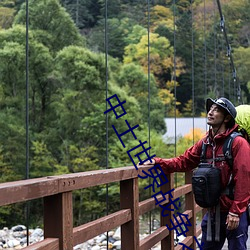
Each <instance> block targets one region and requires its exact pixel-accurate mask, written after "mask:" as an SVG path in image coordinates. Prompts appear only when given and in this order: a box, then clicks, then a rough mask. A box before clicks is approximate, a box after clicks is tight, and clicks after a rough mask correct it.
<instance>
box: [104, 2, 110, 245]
mask: <svg viewBox="0 0 250 250" xmlns="http://www.w3.org/2000/svg"><path fill="white" fill-rule="evenodd" d="M104 26H105V27H104V30H105V34H104V42H105V45H104V46H105V84H106V99H108V79H109V75H108V0H105V21H104ZM106 110H108V102H106ZM108 124H109V121H108V113H106V169H108V168H109V161H108V146H109V143H108V139H109V133H108ZM108 212H109V186H108V184H106V215H108ZM108 242H109V241H108V232H107V249H108Z"/></svg>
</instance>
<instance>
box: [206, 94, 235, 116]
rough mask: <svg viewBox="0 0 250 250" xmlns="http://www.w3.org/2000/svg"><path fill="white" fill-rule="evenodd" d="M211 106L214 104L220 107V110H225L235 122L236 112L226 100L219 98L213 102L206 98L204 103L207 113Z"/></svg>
mask: <svg viewBox="0 0 250 250" xmlns="http://www.w3.org/2000/svg"><path fill="white" fill-rule="evenodd" d="M213 104H216V105H218V106H220V107H221V108H223V109H224V110H226V111H227V112H228V113H229V115H231V116H232V117H233V119H234V120H235V117H236V114H237V111H236V109H235V107H234V105H233V104H232V103H231V102H230V101H229V100H228V99H227V98H224V97H220V98H219V99H215V100H213V99H211V98H208V99H207V102H206V108H207V113H208V112H209V110H210V108H211V106H212V105H213Z"/></svg>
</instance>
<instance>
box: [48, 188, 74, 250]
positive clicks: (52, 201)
mask: <svg viewBox="0 0 250 250" xmlns="http://www.w3.org/2000/svg"><path fill="white" fill-rule="evenodd" d="M72 208H73V206H72V192H65V193H60V194H56V195H52V196H47V197H45V198H44V238H59V246H60V250H72V249H73V211H72Z"/></svg>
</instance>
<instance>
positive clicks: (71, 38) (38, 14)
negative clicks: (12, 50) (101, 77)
mask: <svg viewBox="0 0 250 250" xmlns="http://www.w3.org/2000/svg"><path fill="white" fill-rule="evenodd" d="M29 20H30V23H29V29H30V30H33V31H36V39H37V40H38V41H39V42H41V43H43V44H44V45H45V46H46V47H48V48H49V49H50V50H52V51H53V52H55V51H59V50H61V49H62V48H64V47H65V46H69V45H84V39H83V37H82V36H81V35H80V33H79V30H78V29H77V27H76V26H75V24H74V22H73V20H72V19H71V17H70V15H69V14H68V13H67V12H66V10H65V8H63V7H62V6H61V5H60V4H59V1H58V0H41V1H39V2H37V1H35V0H31V1H29ZM14 24H15V25H16V24H22V25H25V24H26V6H25V3H24V4H23V5H22V7H21V9H20V11H19V12H18V14H17V15H16V17H15V20H14Z"/></svg>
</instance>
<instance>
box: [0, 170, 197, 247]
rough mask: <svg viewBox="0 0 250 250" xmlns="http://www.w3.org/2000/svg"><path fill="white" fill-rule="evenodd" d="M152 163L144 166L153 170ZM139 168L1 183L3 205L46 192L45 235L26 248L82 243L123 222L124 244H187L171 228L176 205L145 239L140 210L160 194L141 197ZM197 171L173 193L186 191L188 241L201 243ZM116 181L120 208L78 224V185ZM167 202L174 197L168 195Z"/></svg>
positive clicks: (152, 204) (151, 206)
mask: <svg viewBox="0 0 250 250" xmlns="http://www.w3.org/2000/svg"><path fill="white" fill-rule="evenodd" d="M148 168H149V167H143V169H144V170H147V169H148ZM138 174H141V175H143V174H142V167H139V169H138V170H136V169H135V168H134V167H122V168H115V169H108V170H97V171H89V172H81V173H74V174H66V175H59V176H48V177H44V178H35V179H29V180H21V181H15V182H8V183H2V184H0V206H3V205H7V204H14V203H19V202H24V201H29V200H33V199H38V198H42V199H43V204H44V218H43V221H44V240H43V241H41V242H38V243H35V244H32V245H30V246H27V247H25V248H23V249H25V250H31V249H32V250H35V249H37V250H56V249H60V250H72V249H73V247H74V246H75V245H77V244H80V243H83V242H86V241H87V240H89V239H92V238H93V237H95V236H97V235H100V234H101V233H105V232H108V231H110V230H112V229H114V228H116V227H119V226H120V227H121V249H122V250H139V249H140V250H148V249H150V248H151V247H153V246H154V245H155V244H157V243H158V242H160V241H161V249H162V250H170V249H176V250H180V249H182V246H181V245H177V246H176V247H175V246H174V230H168V228H167V227H166V225H169V227H170V228H171V223H170V222H171V219H173V213H174V212H173V211H170V212H169V213H168V216H163V217H161V226H160V227H159V228H158V229H157V230H156V231H154V232H153V233H152V234H150V235H149V236H147V237H146V238H144V239H142V240H141V241H140V240H139V216H140V215H143V214H145V213H147V212H149V211H151V210H153V209H155V208H156V205H155V199H154V198H150V199H147V200H144V201H142V202H139V186H138V185H139V184H138ZM167 178H168V180H169V181H168V183H166V184H164V185H163V186H162V187H161V190H162V191H163V193H166V192H167V191H169V190H171V189H172V188H173V187H174V185H173V183H174V182H173V176H172V175H167ZM190 179H191V173H186V175H185V181H186V183H187V184H185V185H183V186H181V187H178V188H176V189H175V190H174V192H173V193H172V194H173V196H174V197H173V198H177V197H180V196H184V197H185V212H184V213H185V214H187V215H188V219H189V221H190V222H191V224H192V227H191V228H189V232H188V233H187V237H186V238H185V239H184V241H183V242H182V243H184V244H185V245H186V246H189V247H191V248H192V249H196V244H195V240H194V237H193V236H198V235H199V234H200V233H201V229H200V227H197V226H196V214H197V213H198V212H199V211H201V208H200V207H198V206H197V205H196V204H195V202H194V198H193V194H192V187H191V185H190V184H188V183H190ZM112 182H119V183H120V210H119V211H117V212H115V213H112V214H109V215H107V216H104V217H102V218H100V219H97V220H94V221H91V222H89V223H86V224H83V225H80V226H78V227H73V202H72V192H73V191H74V190H79V189H84V188H89V187H93V186H98V185H102V184H108V183H112ZM166 198H167V199H166V200H165V201H164V203H161V205H163V204H167V203H168V202H169V200H168V196H166Z"/></svg>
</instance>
